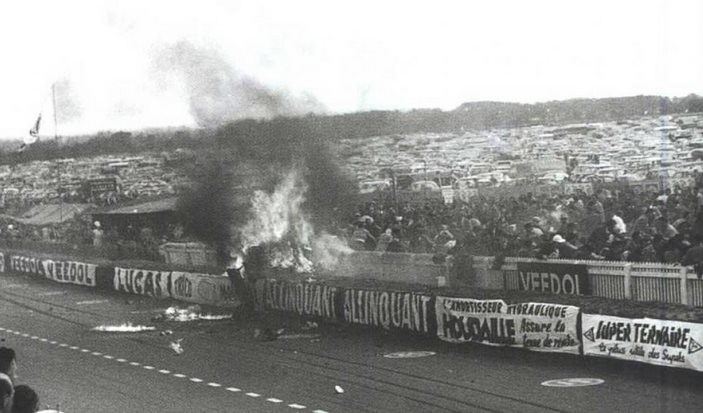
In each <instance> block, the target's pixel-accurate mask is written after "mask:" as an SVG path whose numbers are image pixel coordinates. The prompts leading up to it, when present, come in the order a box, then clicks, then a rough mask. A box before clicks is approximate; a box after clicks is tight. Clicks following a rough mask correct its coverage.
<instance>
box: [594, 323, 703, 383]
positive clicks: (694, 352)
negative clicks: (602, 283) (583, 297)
mask: <svg viewBox="0 0 703 413" xmlns="http://www.w3.org/2000/svg"><path fill="white" fill-rule="evenodd" d="M582 322H583V354H584V355H586V356H596V357H610V358H617V359H622V360H632V361H639V362H641V363H649V364H656V365H659V366H669V367H680V368H686V369H691V370H697V371H703V324H697V323H686V322H683V321H670V320H656V319H652V318H642V319H630V318H622V317H611V316H606V315H591V314H583V315H582Z"/></svg>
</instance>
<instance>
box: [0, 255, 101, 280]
mask: <svg viewBox="0 0 703 413" xmlns="http://www.w3.org/2000/svg"><path fill="white" fill-rule="evenodd" d="M95 267H96V266H95V264H86V263H82V262H75V261H56V260H49V259H41V258H34V257H27V256H23V255H12V256H10V270H12V271H14V272H18V273H23V274H32V275H40V276H42V277H44V278H47V279H49V280H52V281H56V282H60V283H64V284H76V285H85V286H88V287H95Z"/></svg>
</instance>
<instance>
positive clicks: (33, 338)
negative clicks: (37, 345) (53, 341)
mask: <svg viewBox="0 0 703 413" xmlns="http://www.w3.org/2000/svg"><path fill="white" fill-rule="evenodd" d="M30 338H31V339H32V340H36V339H38V338H39V337H37V336H32V337H30Z"/></svg>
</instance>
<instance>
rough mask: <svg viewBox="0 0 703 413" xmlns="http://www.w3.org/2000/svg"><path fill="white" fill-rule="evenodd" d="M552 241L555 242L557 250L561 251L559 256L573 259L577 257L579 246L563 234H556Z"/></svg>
mask: <svg viewBox="0 0 703 413" xmlns="http://www.w3.org/2000/svg"><path fill="white" fill-rule="evenodd" d="M552 242H553V243H554V245H555V247H556V249H557V251H559V258H565V259H572V258H576V254H577V252H578V248H576V246H575V245H573V244H571V243H570V242H568V241H566V239H564V238H563V237H562V236H561V235H559V234H556V235H555V236H554V237H552Z"/></svg>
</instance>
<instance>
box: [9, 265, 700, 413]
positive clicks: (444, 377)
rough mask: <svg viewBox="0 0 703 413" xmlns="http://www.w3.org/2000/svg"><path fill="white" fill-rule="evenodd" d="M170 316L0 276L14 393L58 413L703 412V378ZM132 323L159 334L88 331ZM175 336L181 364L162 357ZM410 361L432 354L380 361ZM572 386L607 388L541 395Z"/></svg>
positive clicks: (116, 299)
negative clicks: (29, 393) (274, 335)
mask: <svg viewBox="0 0 703 413" xmlns="http://www.w3.org/2000/svg"><path fill="white" fill-rule="evenodd" d="M171 305H178V306H180V307H186V306H187V304H184V303H175V302H172V301H158V300H154V299H151V298H145V297H137V296H130V295H124V294H117V293H115V294H111V293H106V292H99V291H94V290H91V289H88V288H84V287H77V286H67V285H60V284H55V283H51V282H48V281H45V280H43V279H37V278H32V277H29V276H15V275H2V276H1V277H0V338H1V339H2V340H4V341H3V342H2V343H0V344H2V345H4V346H9V347H12V348H14V349H15V350H16V351H17V355H18V362H19V378H18V383H25V384H29V385H30V386H32V387H33V388H35V389H36V390H37V392H38V393H39V396H40V399H41V402H42V405H44V404H50V405H52V406H55V405H56V404H59V403H60V405H61V410H62V411H64V412H66V413H78V412H83V413H87V412H105V413H112V412H115V413H117V412H120V413H123V412H295V411H304V412H318V413H321V412H329V413H332V412H403V413H408V412H474V411H477V412H478V411H487V412H615V411H620V412H696V411H700V406H702V405H703V392H701V391H700V389H701V385H703V373H695V372H689V371H685V370H678V369H666V368H661V367H652V366H646V365H640V364H635V363H626V362H620V361H611V360H605V359H596V358H585V357H576V356H571V355H555V354H543V353H533V352H528V351H522V350H518V349H505V348H496V347H487V346H480V345H473V344H471V345H466V344H464V345H458V344H450V343H443V342H440V341H438V340H436V339H432V338H426V337H417V336H411V335H409V334H395V333H393V334H391V333H388V332H385V331H382V330H372V329H366V328H359V327H350V326H345V325H341V324H327V325H320V326H319V327H318V328H313V329H305V328H304V324H303V323H301V321H300V320H297V319H295V318H292V317H287V316H277V315H270V316H268V317H265V319H263V320H262V319H257V320H248V321H239V320H238V321H234V320H226V321H191V322H165V321H157V320H155V319H154V318H155V317H157V316H159V315H161V314H163V312H164V310H165V309H166V308H167V307H169V306H171ZM126 322H131V323H133V324H141V325H148V326H153V327H155V331H147V332H141V333H104V332H96V331H92V330H91V329H92V328H94V327H96V326H99V325H117V324H122V323H126ZM262 325H263V326H266V327H269V328H271V329H272V330H277V329H279V328H282V329H284V331H283V333H282V335H281V336H280V337H279V338H278V339H276V340H272V341H260V340H259V339H257V338H255V337H254V328H256V327H261V326H262ZM166 330H170V331H172V332H173V333H172V334H169V335H162V332H164V331H166ZM178 339H182V341H181V344H182V347H183V349H184V352H183V353H182V354H180V355H179V354H177V353H176V352H175V351H173V349H171V348H170V347H169V345H170V343H171V342H174V341H176V340H178ZM407 351H431V352H434V353H435V354H434V355H429V356H426V357H419V358H388V357H385V356H386V355H389V354H391V353H395V352H407ZM569 378H597V379H601V380H603V381H604V382H603V383H602V384H599V385H593V386H584V387H546V386H543V385H542V384H541V383H543V382H544V381H547V380H555V379H569ZM336 386H338V389H335V387H336ZM339 390H343V392H340V391H339Z"/></svg>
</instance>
